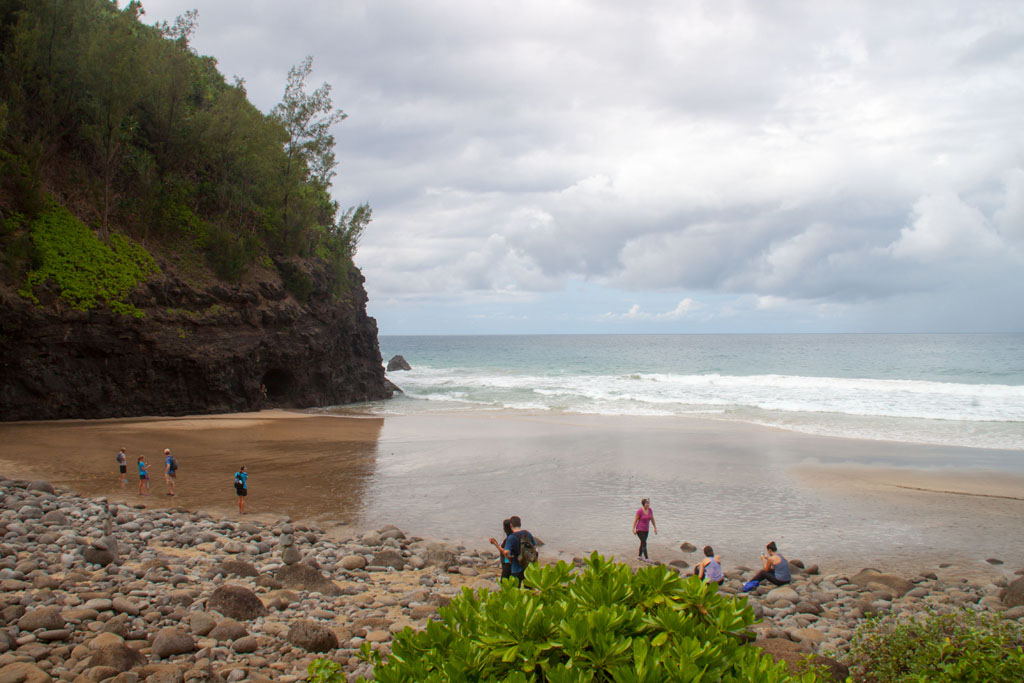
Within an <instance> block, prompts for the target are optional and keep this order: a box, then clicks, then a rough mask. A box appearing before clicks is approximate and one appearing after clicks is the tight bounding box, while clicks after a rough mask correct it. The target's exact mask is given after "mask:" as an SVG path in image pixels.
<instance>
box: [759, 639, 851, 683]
mask: <svg viewBox="0 0 1024 683" xmlns="http://www.w3.org/2000/svg"><path fill="white" fill-rule="evenodd" d="M754 645H755V646H756V647H760V648H761V649H762V650H764V652H765V653H766V654H768V655H770V656H771V658H772V659H774V660H775V661H777V662H785V663H786V666H787V667H789V671H790V673H792V674H794V675H799V674H800V673H803V672H804V671H807V668H808V665H810V666H812V667H824V668H825V669H826V670H827V671H828V673H829V675H830V676H831V680H833V681H845V680H846V677H847V676H848V675H849V669H848V668H847V667H846V666H845V665H844V664H841V663H839V662H837V661H836V660H834V659H832V658H831V657H825V656H822V655H814V654H812V655H808V653H807V650H806V648H807V647H808V646H807V645H806V644H800V643H795V642H793V641H791V640H787V639H785V638H766V639H763V640H757V641H755V642H754ZM825 680H829V679H825Z"/></svg>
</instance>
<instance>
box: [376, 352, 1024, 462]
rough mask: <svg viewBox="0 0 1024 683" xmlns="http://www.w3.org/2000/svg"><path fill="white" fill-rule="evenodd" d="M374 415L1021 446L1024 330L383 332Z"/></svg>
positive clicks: (1023, 441)
mask: <svg viewBox="0 0 1024 683" xmlns="http://www.w3.org/2000/svg"><path fill="white" fill-rule="evenodd" d="M380 347H381V354H382V356H383V358H384V361H385V363H386V362H387V360H388V359H390V358H391V357H392V356H394V355H396V354H400V355H402V356H403V357H404V358H405V359H406V360H407V361H408V363H409V364H410V366H411V367H412V370H411V371H396V372H391V373H389V374H388V377H389V378H390V379H391V380H392V381H393V382H394V383H395V384H396V385H398V386H399V387H401V389H402V390H403V392H404V393H403V394H401V395H397V396H396V398H395V399H394V400H391V401H386V402H380V403H372V404H366V405H364V406H362V407H361V409H362V410H365V411H368V412H370V413H373V414H378V415H402V414H418V413H438V412H441V413H448V412H465V411H472V412H488V411H513V412H518V413H522V414H537V413H543V414H548V415H557V414H567V415H573V414H576V415H608V416H612V415H628V416H685V417H701V418H705V419H711V420H720V421H733V422H744V423H750V424H756V425H762V426H768V427H774V428H780V429H784V430H789V431H794V432H802V433H807V434H814V435H819V436H834V437H845V438H855V439H870V440H880V441H894V442H902V443H914V444H933V445H944V446H960V447H969V448H989V449H1006V450H1024V334H1015V335H1006V334H992V335H981V334H748V335H740V334H730V335H522V336H382V337H380Z"/></svg>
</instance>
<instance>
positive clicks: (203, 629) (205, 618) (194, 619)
mask: <svg viewBox="0 0 1024 683" xmlns="http://www.w3.org/2000/svg"><path fill="white" fill-rule="evenodd" d="M216 627H217V620H216V619H214V618H213V616H211V615H209V614H207V613H206V612H193V613H192V614H190V615H189V617H188V628H189V630H190V631H192V633H194V634H196V635H197V636H205V635H208V634H209V633H210V631H212V630H213V629H215V628H216Z"/></svg>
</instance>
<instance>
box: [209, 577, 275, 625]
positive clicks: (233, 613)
mask: <svg viewBox="0 0 1024 683" xmlns="http://www.w3.org/2000/svg"><path fill="white" fill-rule="evenodd" d="M206 607H207V609H215V610H217V611H218V612H220V613H221V614H223V615H224V616H226V617H231V618H232V619H255V618H256V617H264V616H266V615H267V608H266V607H265V606H264V605H263V603H262V602H260V599H259V598H258V597H256V594H255V593H253V592H252V591H251V590H249V589H248V588H246V587H245V586H238V585H233V584H226V585H223V586H221V587H219V588H217V590H215V591H213V595H211V596H210V599H209V600H207V601H206Z"/></svg>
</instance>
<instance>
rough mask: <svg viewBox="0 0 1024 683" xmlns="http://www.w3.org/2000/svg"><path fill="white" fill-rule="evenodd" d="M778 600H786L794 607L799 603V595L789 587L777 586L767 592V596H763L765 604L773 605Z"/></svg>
mask: <svg viewBox="0 0 1024 683" xmlns="http://www.w3.org/2000/svg"><path fill="white" fill-rule="evenodd" d="M780 600H788V601H789V602H791V603H793V604H794V605H795V604H796V603H798V602H800V595H799V594H798V593H797V592H796V591H795V590H793V589H792V588H790V587H789V586H779V587H778V588H773V589H772V590H770V591H768V594H767V595H765V596H764V601H765V602H769V603H774V602H779V601H780Z"/></svg>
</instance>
